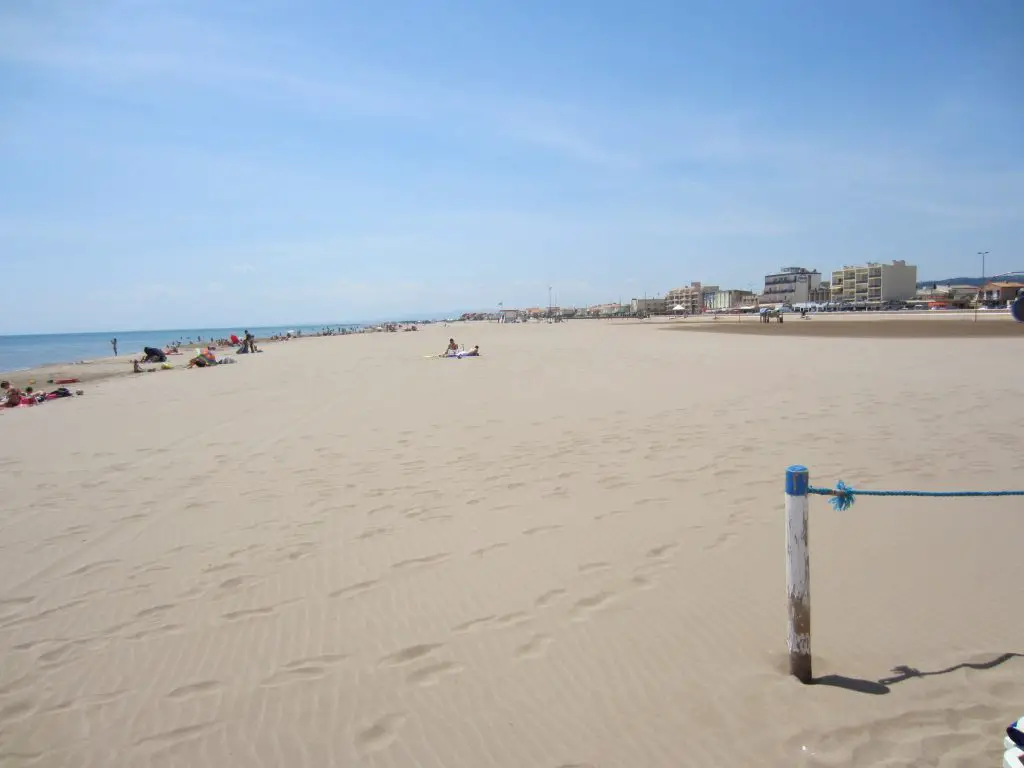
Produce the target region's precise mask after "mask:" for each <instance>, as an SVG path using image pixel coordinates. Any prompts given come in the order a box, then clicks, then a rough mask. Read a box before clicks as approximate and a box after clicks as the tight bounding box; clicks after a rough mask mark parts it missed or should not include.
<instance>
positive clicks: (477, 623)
mask: <svg viewBox="0 0 1024 768" xmlns="http://www.w3.org/2000/svg"><path fill="white" fill-rule="evenodd" d="M493 620H494V614H491V615H490V616H481V617H480V618H478V619H470V620H469V621H467V622H464V623H462V624H459V625H457V626H454V627H452V632H458V633H460V634H461V633H463V632H472V631H474V630H476V629H480V628H481V627H483V626H485V625H487V624H490V623H491V622H492V621H493Z"/></svg>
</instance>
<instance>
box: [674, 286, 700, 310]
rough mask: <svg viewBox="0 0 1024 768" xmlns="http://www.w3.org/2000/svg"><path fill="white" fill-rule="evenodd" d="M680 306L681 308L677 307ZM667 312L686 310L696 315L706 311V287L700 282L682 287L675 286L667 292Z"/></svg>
mask: <svg viewBox="0 0 1024 768" xmlns="http://www.w3.org/2000/svg"><path fill="white" fill-rule="evenodd" d="M676 307H680V309H676ZM665 310H666V311H667V312H684V313H686V314H690V315H696V314H698V313H700V312H702V311H704V288H703V286H701V284H700V283H690V284H689V285H687V286H684V287H682V288H673V289H672V290H671V291H669V292H668V293H666V294H665Z"/></svg>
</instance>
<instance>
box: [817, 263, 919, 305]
mask: <svg viewBox="0 0 1024 768" xmlns="http://www.w3.org/2000/svg"><path fill="white" fill-rule="evenodd" d="M831 293H832V302H833V303H835V304H856V305H861V306H878V305H880V304H883V303H885V302H888V301H907V300H909V299H912V298H914V296H916V295H917V267H916V266H914V265H913V264H907V262H905V261H903V260H900V261H893V262H892V263H891V264H879V263H877V262H868V263H867V264H862V265H859V266H853V267H849V266H844V267H843V268H842V269H837V270H836V271H834V272H833V273H832V292H831Z"/></svg>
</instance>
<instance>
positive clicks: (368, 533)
mask: <svg viewBox="0 0 1024 768" xmlns="http://www.w3.org/2000/svg"><path fill="white" fill-rule="evenodd" d="M389 533H391V529H390V528H386V527H381V528H367V529H366V530H365V531H363V532H362V533H360V534H359V535H358V536H356V538H357V539H360V540H365V539H372V538H374V537H375V536H387V535H388V534H389Z"/></svg>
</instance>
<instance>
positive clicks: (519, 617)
mask: <svg viewBox="0 0 1024 768" xmlns="http://www.w3.org/2000/svg"><path fill="white" fill-rule="evenodd" d="M529 620H530V617H529V616H528V615H527V614H526V613H524V612H523V611H515V612H514V613H506V614H505V615H504V616H499V617H498V618H496V619H495V620H494V624H495V626H497V627H501V628H503V629H504V628H505V627H517V626H519V625H520V624H525V623H526V622H527V621H529Z"/></svg>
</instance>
